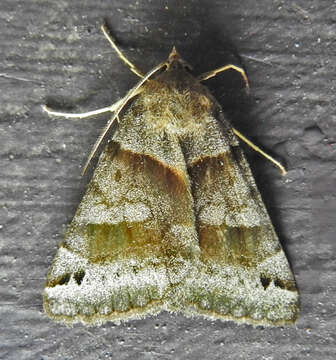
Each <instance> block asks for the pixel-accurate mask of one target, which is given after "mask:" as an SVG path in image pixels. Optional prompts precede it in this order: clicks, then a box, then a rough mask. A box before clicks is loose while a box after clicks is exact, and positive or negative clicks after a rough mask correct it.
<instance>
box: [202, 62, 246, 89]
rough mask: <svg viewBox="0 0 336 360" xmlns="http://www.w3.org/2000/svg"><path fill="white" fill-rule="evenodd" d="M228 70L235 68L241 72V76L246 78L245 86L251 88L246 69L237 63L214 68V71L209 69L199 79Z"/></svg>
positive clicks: (205, 78) (208, 77)
mask: <svg viewBox="0 0 336 360" xmlns="http://www.w3.org/2000/svg"><path fill="white" fill-rule="evenodd" d="M226 70H235V71H237V72H239V74H240V75H241V77H242V78H243V80H244V83H245V86H246V88H247V89H249V88H250V86H249V82H248V79H247V75H246V73H245V70H244V69H243V68H241V67H239V66H236V65H233V64H228V65H225V66H222V67H220V68H218V69H215V70H212V71H209V72H206V73H204V74H201V75H200V76H199V77H198V79H199V80H200V81H204V80H208V79H210V78H212V77H214V76H216V75H217V74H218V73H220V72H223V71H226Z"/></svg>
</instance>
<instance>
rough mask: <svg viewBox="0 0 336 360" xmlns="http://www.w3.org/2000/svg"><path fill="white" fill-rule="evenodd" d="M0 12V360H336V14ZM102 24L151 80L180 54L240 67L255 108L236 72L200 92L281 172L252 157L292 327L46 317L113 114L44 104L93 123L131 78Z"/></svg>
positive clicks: (94, 4) (273, 5)
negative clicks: (92, 161) (288, 283)
mask: <svg viewBox="0 0 336 360" xmlns="http://www.w3.org/2000/svg"><path fill="white" fill-rule="evenodd" d="M0 10H1V11H0V20H1V21H0V49H1V53H0V87H1V92H0V144H1V145H0V146H1V147H0V151H1V152H0V169H1V172H0V174H1V176H0V205H1V206H0V269H1V272H0V358H1V359H13V360H14V359H15V360H19V359H41V360H42V359H43V360H51V359H258V360H259V359H265V360H266V359H268V360H270V359H293V360H294V359H307V358H308V359H334V358H335V357H336V347H335V341H336V339H335V337H336V335H335V334H336V318H335V317H336V316H335V315H336V302H335V289H336V282H335V277H336V262H335V221H336V219H335V211H336V201H335V185H336V126H335V122H336V110H335V87H336V80H335V73H336V62H335V33H336V27H335V26H336V25H335V22H336V3H335V2H334V1H333V0H323V1H321V0H300V1H277V0H271V1H270V0H260V1H255V0H244V1H234V0H231V1H220V0H209V1H205V0H204V1H201V0H199V1H183V0H179V1H177V0H176V1H156V0H152V1H150V0H147V1H142V0H139V1H135V0H134V1H129V0H127V1H125V0H116V1H103V0H98V1H93V0H91V1H90V0H81V1H78V0H76V1H70V0H59V1H53V0H44V1H41V0H27V1H23V0H22V1H19V0H1V4H0ZM104 19H105V20H106V21H107V22H108V24H109V26H110V29H111V30H112V32H113V34H114V36H115V37H116V38H117V39H118V40H119V43H120V44H121V46H122V48H123V49H124V51H125V52H126V53H127V54H128V56H129V57H130V58H131V59H133V60H134V62H135V63H136V64H138V66H139V67H140V68H141V69H143V70H145V71H147V70H149V69H150V68H151V67H153V66H154V65H156V64H157V63H158V62H160V61H161V60H163V59H164V58H165V56H167V54H168V52H169V51H170V49H171V47H172V45H174V44H175V45H176V46H177V48H178V50H179V51H180V53H181V54H182V55H183V56H184V57H185V58H186V60H188V61H189V62H190V63H191V64H192V65H193V66H194V69H195V72H196V73H201V72H203V71H207V70H210V69H212V68H214V67H216V66H220V65H222V64H225V63H226V62H236V63H239V58H238V57H237V56H236V55H237V54H239V55H240V56H241V59H242V62H243V64H244V65H245V67H246V69H247V71H248V75H249V79H250V83H251V95H250V97H249V98H246V97H245V96H244V92H243V91H241V85H242V84H241V82H240V79H239V77H237V76H236V75H234V74H223V75H222V76H220V77H218V78H217V79H215V80H212V81H209V83H208V86H209V87H210V88H211V89H212V91H213V92H214V94H215V95H216V96H217V98H218V99H219V101H220V102H221V104H222V105H223V106H224V107H225V109H226V111H227V113H228V114H229V115H230V117H231V118H232V122H233V124H234V126H235V127H236V128H238V129H239V130H240V131H242V132H243V133H244V134H245V135H246V136H248V137H249V138H250V139H252V140H254V142H256V143H257V144H258V145H260V146H262V147H263V148H264V149H266V150H267V151H268V152H270V153H271V154H273V155H276V156H277V157H278V158H280V159H281V160H282V161H284V162H285V163H286V165H287V168H288V170H289V172H288V175H287V177H282V176H281V175H280V173H279V171H278V170H277V169H276V168H274V167H273V166H272V165H271V164H270V163H269V162H267V161H266V160H265V159H263V158H261V157H260V156H259V155H257V154H255V153H253V152H252V151H251V150H249V149H247V156H248V159H249V161H250V163H251V166H252V169H253V172H254V174H255V176H256V180H257V183H258V186H259V188H260V191H261V193H262V195H263V198H264V200H265V203H266V206H267V207H268V209H269V212H270V215H271V218H272V220H273V222H274V225H275V227H276V230H277V232H278V234H279V236H280V238H281V241H282V244H283V246H284V248H285V250H286V253H287V255H288V258H289V259H290V262H291V265H292V268H293V271H294V274H295V277H296V280H297V284H298V287H299V291H300V294H301V314H300V317H299V319H298V321H297V324H296V326H295V327H292V328H274V329H269V328H268V329H264V328H261V327H260V328H253V327H251V326H247V325H236V324H234V323H232V322H220V321H214V322H211V321H208V320H204V319H201V318H194V319H189V318H185V317H183V316H182V315H171V314H167V313H162V314H161V315H159V316H158V317H154V318H147V319H144V320H141V321H133V322H129V323H124V324H122V325H120V326H116V325H112V324H110V323H108V324H106V325H104V326H102V327H100V328H85V327H83V326H80V325H78V326H75V327H74V328H66V327H64V326H62V325H59V324H55V323H53V322H51V321H50V320H49V319H48V318H47V317H46V315H45V314H44V312H43V309H42V299H41V292H42V288H43V285H44V281H45V277H46V273H47V270H48V267H49V266H50V264H51V261H52V258H53V256H54V254H55V251H56V249H57V246H58V244H59V242H60V241H61V240H62V236H63V234H64V231H65V226H66V224H68V223H69V222H70V220H71V218H72V216H73V214H74V211H75V209H76V207H77V205H78V203H79V201H80V199H81V196H82V194H83V192H84V190H85V186H86V183H87V182H88V179H89V176H90V173H92V168H91V170H90V171H89V174H88V175H87V176H86V177H84V178H81V177H80V170H81V167H82V165H83V164H84V162H85V160H86V158H87V155H88V153H89V150H90V147H91V145H92V144H93V143H94V141H95V139H96V138H97V136H98V134H99V132H100V130H101V128H102V127H103V126H104V124H105V122H106V119H107V117H106V116H100V117H97V118H94V119H88V120H65V119H56V118H51V117H48V116H47V115H46V114H45V113H43V112H42V111H41V107H40V105H41V104H45V103H47V104H49V105H50V106H53V107H54V108H58V109H67V110H69V111H78V112H81V111H87V110H92V109H96V108H99V107H103V106H107V105H109V104H111V103H112V102H114V101H116V100H117V99H119V98H120V97H121V96H123V94H125V92H126V91H127V90H128V89H129V88H130V87H131V86H132V85H133V84H134V83H135V81H137V79H136V77H135V76H134V75H132V74H131V73H130V72H129V71H128V69H127V68H126V67H125V66H124V65H123V64H122V63H121V62H120V61H119V59H118V58H117V57H116V55H115V53H114V52H113V51H112V49H111V48H110V46H109V44H108V43H107V41H106V40H105V39H104V37H103V35H102V33H101V32H100V30H99V27H100V25H101V24H102V22H103V20H104ZM235 53H236V55H235ZM244 148H245V147H244Z"/></svg>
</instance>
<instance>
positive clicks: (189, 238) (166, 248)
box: [44, 140, 199, 324]
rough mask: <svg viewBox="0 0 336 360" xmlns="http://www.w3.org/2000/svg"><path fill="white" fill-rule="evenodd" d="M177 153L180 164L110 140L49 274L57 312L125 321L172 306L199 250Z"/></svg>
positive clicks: (49, 303)
mask: <svg viewBox="0 0 336 360" xmlns="http://www.w3.org/2000/svg"><path fill="white" fill-rule="evenodd" d="M171 141H172V143H173V140H171ZM156 146H157V147H159V146H160V143H159V142H158V143H157V144H156ZM176 149H177V150H176V152H177V153H178V151H179V149H180V148H179V146H178V145H177V144H176ZM162 153H164V149H163V150H162ZM179 156H180V159H179V158H178V159H177V161H178V160H179V164H181V166H180V167H179V166H176V167H169V166H167V165H166V164H165V163H164V161H158V160H157V159H155V157H150V156H148V155H145V154H139V153H136V152H132V151H130V150H125V149H123V148H122V146H121V145H120V144H119V143H118V142H113V141H111V142H110V143H109V144H108V145H107V147H106V148H105V150H104V151H103V153H102V155H101V157H100V160H99V163H98V166H97V168H96V170H95V173H94V176H93V178H92V180H91V182H90V184H89V186H88V189H87V192H86V194H85V195H84V197H83V199H82V202H81V204H80V206H79V208H78V210H77V212H76V214H75V217H74V219H73V221H72V223H71V224H70V226H69V228H68V230H67V233H66V237H65V240H64V242H63V243H62V244H61V246H60V248H59V250H58V252H57V255H56V258H55V260H54V262H53V265H52V266H51V269H50V271H49V274H48V278H47V284H46V287H45V290H44V308H45V310H46V312H47V314H48V315H49V316H50V317H51V318H53V319H55V320H56V321H62V322H67V323H74V322H78V321H81V322H83V323H85V324H97V323H102V322H105V321H106V320H112V321H115V322H119V321H120V320H123V319H129V318H139V317H142V316H144V315H145V314H147V313H150V314H154V313H157V312H159V311H161V310H162V309H164V308H166V307H167V306H166V298H167V296H168V294H169V293H171V292H172V291H173V288H174V286H175V285H176V284H178V283H179V282H181V281H182V279H183V278H184V277H185V275H186V274H187V273H188V272H189V271H190V268H191V267H192V264H193V261H194V260H193V259H195V258H197V257H198V256H199V248H198V244H197V234H196V230H195V227H194V214H193V202H192V196H191V192H190V186H189V182H188V181H189V180H188V176H187V175H186V170H185V163H184V160H183V155H182V152H181V151H180V153H179V155H177V157H179Z"/></svg>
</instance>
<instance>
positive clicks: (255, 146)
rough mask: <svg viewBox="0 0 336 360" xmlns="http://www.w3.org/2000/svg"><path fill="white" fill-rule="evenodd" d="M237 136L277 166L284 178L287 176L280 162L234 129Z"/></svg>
mask: <svg viewBox="0 0 336 360" xmlns="http://www.w3.org/2000/svg"><path fill="white" fill-rule="evenodd" d="M232 129H233V132H234V134H235V135H237V136H238V137H239V138H240V139H241V140H243V141H244V142H245V143H246V144H247V145H248V146H250V147H251V148H252V149H253V150H254V151H256V152H258V153H260V154H261V155H262V156H264V157H265V158H266V159H267V160H269V161H271V162H272V163H273V164H274V165H275V166H277V167H278V168H279V169H280V170H281V173H282V175H283V176H285V175H286V174H287V170H286V169H285V167H284V166H283V165H281V164H280V163H279V161H276V160H275V159H274V158H273V157H272V156H271V155H268V154H266V153H265V152H264V151H262V150H261V149H260V147H258V146H257V145H255V144H253V142H252V141H250V140H249V139H247V138H246V137H245V136H244V135H243V134H242V133H240V132H239V131H238V130H236V129H235V128H232Z"/></svg>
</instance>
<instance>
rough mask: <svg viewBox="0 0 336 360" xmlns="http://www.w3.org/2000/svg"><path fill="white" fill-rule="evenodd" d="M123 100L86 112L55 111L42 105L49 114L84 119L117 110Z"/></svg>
mask: <svg viewBox="0 0 336 360" xmlns="http://www.w3.org/2000/svg"><path fill="white" fill-rule="evenodd" d="M122 101H123V99H120V100H118V101H117V102H115V103H114V104H112V105H110V106H107V107H104V108H101V109H97V110H93V111H87V112H85V113H65V112H59V111H54V110H52V109H50V108H49V107H48V106H46V105H41V107H42V109H43V110H44V111H46V112H47V113H48V114H49V115H53V116H60V117H65V118H68V119H84V118H88V117H91V116H95V115H99V114H104V113H106V112H114V111H116V109H118V107H119V106H120V103H121V102H122Z"/></svg>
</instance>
